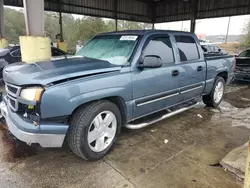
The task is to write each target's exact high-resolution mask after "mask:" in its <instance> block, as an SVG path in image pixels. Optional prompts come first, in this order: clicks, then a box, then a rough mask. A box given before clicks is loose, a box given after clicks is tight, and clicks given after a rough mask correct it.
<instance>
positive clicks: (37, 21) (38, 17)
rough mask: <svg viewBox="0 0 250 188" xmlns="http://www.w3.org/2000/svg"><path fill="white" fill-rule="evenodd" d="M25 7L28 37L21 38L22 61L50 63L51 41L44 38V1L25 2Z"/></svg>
mask: <svg viewBox="0 0 250 188" xmlns="http://www.w3.org/2000/svg"><path fill="white" fill-rule="evenodd" d="M23 5H24V15H25V25H26V35H27V36H20V46H21V53H22V61H23V62H26V63H33V62H38V61H48V60H50V58H51V45H50V39H49V38H47V37H44V0H23Z"/></svg>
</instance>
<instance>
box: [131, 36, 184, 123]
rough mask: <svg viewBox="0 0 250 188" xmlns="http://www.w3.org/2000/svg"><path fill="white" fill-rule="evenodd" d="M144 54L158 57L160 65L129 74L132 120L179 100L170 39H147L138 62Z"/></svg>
mask: <svg viewBox="0 0 250 188" xmlns="http://www.w3.org/2000/svg"><path fill="white" fill-rule="evenodd" d="M147 55H157V56H159V57H160V58H161V60H162V66H161V67H159V68H144V69H137V70H135V71H134V72H133V73H132V80H133V98H134V118H138V117H141V116H144V115H147V114H150V113H153V112H156V111H159V110H162V109H164V108H167V107H168V106H171V105H173V104H176V103H177V102H178V101H179V88H178V76H179V75H178V66H177V65H176V64H175V58H174V52H173V47H172V42H171V39H170V37H169V36H167V35H161V36H154V37H151V38H150V39H149V40H148V42H146V45H145V46H144V50H143V53H142V58H141V59H143V58H144V57H145V56H147Z"/></svg>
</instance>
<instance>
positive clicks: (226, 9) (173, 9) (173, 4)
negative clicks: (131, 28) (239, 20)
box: [4, 0, 250, 23]
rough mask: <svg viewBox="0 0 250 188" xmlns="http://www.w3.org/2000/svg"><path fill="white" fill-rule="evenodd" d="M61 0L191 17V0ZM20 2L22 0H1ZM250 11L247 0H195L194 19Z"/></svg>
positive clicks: (67, 6)
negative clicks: (195, 17)
mask: <svg viewBox="0 0 250 188" xmlns="http://www.w3.org/2000/svg"><path fill="white" fill-rule="evenodd" d="M115 1H116V0H61V10H62V12H65V13H71V14H81V15H89V16H97V17H106V18H115V17H117V18H118V19H123V20H131V21H139V22H156V23H160V22H170V21H180V20H188V19H191V9H192V7H191V5H190V2H191V0H117V14H116V13H115V12H116V3H115ZM4 4H5V5H9V6H18V7H22V6H23V0H4ZM44 6H45V7H44V8H45V10H48V11H58V10H59V8H58V0H45V3H44ZM243 14H250V0H237V1H236V0H198V7H197V19H202V18H210V17H223V16H234V15H243Z"/></svg>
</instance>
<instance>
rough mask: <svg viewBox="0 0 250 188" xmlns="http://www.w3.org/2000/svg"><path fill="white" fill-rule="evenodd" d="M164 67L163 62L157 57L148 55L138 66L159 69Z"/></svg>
mask: <svg viewBox="0 0 250 188" xmlns="http://www.w3.org/2000/svg"><path fill="white" fill-rule="evenodd" d="M161 66H162V60H161V58H160V57H159V56H157V55H147V56H145V57H144V59H143V60H142V61H141V62H140V63H139V64H138V65H137V67H138V68H142V69H143V68H158V67H161Z"/></svg>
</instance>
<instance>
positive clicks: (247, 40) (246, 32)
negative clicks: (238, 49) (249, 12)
mask: <svg viewBox="0 0 250 188" xmlns="http://www.w3.org/2000/svg"><path fill="white" fill-rule="evenodd" d="M241 46H242V47H243V48H249V47H250V20H248V21H247V23H246V24H245V26H244V28H243V35H242V37H241Z"/></svg>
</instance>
